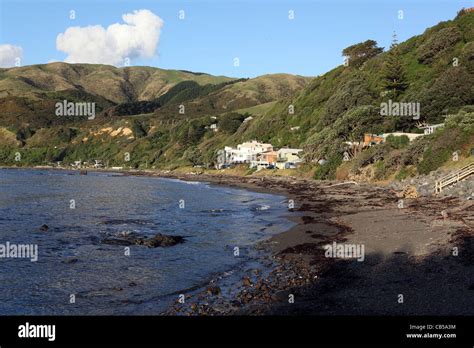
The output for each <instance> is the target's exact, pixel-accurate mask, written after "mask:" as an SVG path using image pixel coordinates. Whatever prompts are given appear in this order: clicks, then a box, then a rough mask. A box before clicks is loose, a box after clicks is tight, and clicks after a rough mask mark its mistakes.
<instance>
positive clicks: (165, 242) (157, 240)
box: [143, 233, 184, 248]
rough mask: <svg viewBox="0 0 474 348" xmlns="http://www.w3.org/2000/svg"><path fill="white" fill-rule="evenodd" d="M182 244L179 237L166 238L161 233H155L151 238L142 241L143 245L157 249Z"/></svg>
mask: <svg viewBox="0 0 474 348" xmlns="http://www.w3.org/2000/svg"><path fill="white" fill-rule="evenodd" d="M183 242H184V238H183V237H181V236H167V235H163V234H161V233H157V234H156V235H155V236H154V237H153V238H151V239H147V240H145V241H144V243H143V244H144V245H146V246H148V247H150V248H157V247H169V246H173V245H176V244H180V243H183Z"/></svg>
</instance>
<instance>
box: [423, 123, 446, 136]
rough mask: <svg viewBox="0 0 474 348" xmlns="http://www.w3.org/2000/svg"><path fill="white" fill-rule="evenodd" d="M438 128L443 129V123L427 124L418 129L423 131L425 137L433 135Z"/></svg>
mask: <svg viewBox="0 0 474 348" xmlns="http://www.w3.org/2000/svg"><path fill="white" fill-rule="evenodd" d="M439 127H444V123H438V124H431V125H430V124H428V125H426V126H423V127H419V128H420V129H423V130H424V134H425V135H429V134H433V133H434V132H435V131H436V129H437V128H439Z"/></svg>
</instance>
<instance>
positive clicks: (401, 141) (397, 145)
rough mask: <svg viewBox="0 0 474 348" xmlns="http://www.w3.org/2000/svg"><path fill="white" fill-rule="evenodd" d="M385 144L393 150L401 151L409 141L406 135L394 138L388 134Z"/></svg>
mask: <svg viewBox="0 0 474 348" xmlns="http://www.w3.org/2000/svg"><path fill="white" fill-rule="evenodd" d="M386 142H387V144H389V145H390V146H391V147H393V148H394V149H402V148H404V147H406V146H407V145H408V144H409V143H410V139H409V138H408V137H407V136H406V135H401V136H395V135H393V134H390V135H389V136H388V137H387V139H386Z"/></svg>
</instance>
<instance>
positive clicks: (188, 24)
mask: <svg viewBox="0 0 474 348" xmlns="http://www.w3.org/2000/svg"><path fill="white" fill-rule="evenodd" d="M463 7H465V8H467V7H474V0H359V1H354V0H324V1H323V0H291V1H290V0H227V1H226V0H220V1H219V0H190V1H181V0H154V1H148V0H144V1H142V0H133V1H131V0H126V1H124V0H114V1H112V0H62V1H58V0H0V67H7V66H13V65H15V64H16V65H21V66H25V65H32V64H43V63H48V62H53V61H66V62H70V63H103V64H110V65H115V66H127V65H132V66H135V65H146V66H153V67H159V68H163V69H181V70H189V71H195V72H205V73H209V74H212V75H225V76H232V77H255V76H258V75H263V74H269V73H283V72H284V73H291V74H298V75H304V76H316V75H319V74H322V73H325V72H327V71H329V70H331V69H332V68H334V67H336V66H338V65H340V64H342V63H343V57H342V56H341V51H342V50H343V49H344V48H345V47H347V46H350V45H352V44H354V43H358V42H362V41H365V40H367V39H373V40H376V41H377V42H378V44H379V46H382V47H386V48H388V47H389V45H390V42H391V39H392V34H393V32H394V31H395V32H396V33H397V36H398V40H399V41H400V42H401V41H404V40H406V39H408V38H410V37H412V36H414V35H419V34H422V33H423V32H424V30H425V29H426V28H428V27H430V26H433V25H435V24H437V23H438V22H440V21H444V20H449V19H453V18H454V17H455V16H456V13H457V11H459V10H460V9H461V8H463ZM71 11H73V12H71Z"/></svg>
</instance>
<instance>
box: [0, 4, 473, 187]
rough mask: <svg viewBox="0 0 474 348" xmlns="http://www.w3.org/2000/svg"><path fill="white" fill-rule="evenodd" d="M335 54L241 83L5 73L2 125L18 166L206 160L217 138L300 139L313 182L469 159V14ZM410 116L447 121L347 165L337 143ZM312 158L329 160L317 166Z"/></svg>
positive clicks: (102, 72) (120, 74)
mask: <svg viewBox="0 0 474 348" xmlns="http://www.w3.org/2000/svg"><path fill="white" fill-rule="evenodd" d="M341 51H344V53H345V54H346V55H347V56H348V57H349V61H348V62H349V64H348V65H347V66H345V65H341V66H338V67H336V68H334V69H333V70H331V71H329V72H327V73H326V74H324V75H321V76H319V77H316V78H313V79H309V78H306V77H301V76H293V75H286V74H275V75H264V76H260V77H257V78H254V79H240V80H237V79H231V78H224V77H213V76H210V75H206V74H196V73H190V72H185V71H166V70H161V69H155V68H147V67H133V68H125V69H117V68H114V67H109V66H101V65H84V64H80V65H69V64H63V63H55V64H47V65H38V66H33V67H25V68H16V69H2V70H0V111H1V114H0V122H3V124H0V125H3V126H5V127H8V128H9V129H8V130H9V131H10V132H13V133H14V134H17V139H18V141H20V142H21V145H19V146H20V149H21V151H22V152H23V153H24V154H25V157H24V158H26V159H25V162H24V163H30V164H32V163H34V164H41V163H47V162H50V161H56V160H64V161H66V162H70V161H73V160H77V159H82V160H84V159H90V160H93V159H96V158H100V159H103V160H108V161H109V163H110V164H111V165H112V164H115V165H123V164H124V163H123V158H124V154H125V153H130V154H131V160H130V162H128V163H126V164H125V165H127V166H132V167H143V166H144V165H145V163H146V165H148V166H149V167H151V166H154V167H160V168H170V167H177V166H185V165H189V164H203V165H212V164H213V163H214V162H215V159H216V152H217V150H218V149H220V148H222V147H223V146H226V145H236V144H238V143H239V142H242V141H245V140H251V139H258V140H260V141H265V142H271V143H272V144H273V145H274V146H277V147H282V146H291V147H303V148H304V150H305V152H304V153H305V160H306V162H307V166H305V168H309V169H308V170H314V171H315V177H316V178H320V179H325V178H334V177H338V178H347V177H351V176H357V175H359V174H360V173H361V172H364V171H365V169H367V168H370V169H371V171H372V172H373V173H374V174H373V178H375V179H377V180H384V179H389V178H393V177H397V178H403V177H406V176H408V175H416V174H419V173H428V172H429V171H431V170H434V169H436V168H438V167H439V166H442V165H444V164H446V163H447V162H449V158H450V156H451V155H452V153H453V152H455V151H456V152H458V153H459V154H460V156H461V157H468V156H469V153H470V149H471V148H472V147H473V146H474V136H473V133H474V129H473V128H474V125H473V124H474V13H473V12H471V13H460V14H458V16H457V17H456V18H455V19H453V20H450V21H446V22H442V23H439V24H437V25H435V26H434V27H431V28H429V29H427V30H426V31H425V32H424V33H422V34H421V35H419V36H415V37H412V38H411V39H409V40H407V41H405V42H402V43H400V44H396V43H394V45H393V47H391V48H388V49H385V50H382V49H381V48H379V47H377V43H376V42H374V41H371V40H367V41H365V42H363V43H360V44H355V45H352V46H350V47H348V48H345V49H344V48H343V47H341ZM65 97H68V98H69V99H74V98H75V100H89V99H90V100H93V101H96V102H97V105H98V108H99V111H101V114H100V115H99V117H97V119H96V120H94V121H85V120H82V121H80V122H79V121H77V120H76V121H74V120H62V122H58V121H57V120H55V119H51V117H50V116H45V115H47V113H48V110H51V107H52V104H51V103H52V102H53V101H54V100H58V99H59V100H61V98H63V99H64V98H65ZM88 98H89V99H88ZM389 101H393V102H396V103H413V104H414V105H415V104H417V105H419V106H420V115H419V116H420V118H419V119H414V117H413V116H412V115H408V116H396V115H384V114H383V113H382V112H381V106H382V105H383V104H382V103H388V102H389ZM180 111H182V112H180ZM15 112H16V113H15ZM49 112H50V111H49ZM41 115H43V116H41ZM249 116H252V119H248V121H247V122H243V120H244V119H246V118H248V117H249ZM418 122H427V123H441V122H444V123H445V124H446V127H445V128H444V129H443V130H441V131H439V132H437V133H436V134H434V135H431V136H426V137H421V138H418V139H417V140H415V141H413V142H411V143H408V142H406V141H404V140H403V139H397V138H395V139H391V140H390V141H387V143H385V144H383V145H378V146H373V147H371V148H369V149H366V150H365V151H359V152H357V153H351V158H350V161H343V153H344V151H346V150H347V145H346V144H345V142H347V141H359V140H361V139H362V137H363V135H364V133H375V134H380V133H388V132H420V130H419V129H418V128H417V123H418ZM211 124H217V126H218V128H219V130H218V131H217V132H215V131H213V130H212V129H211V128H210V126H211ZM12 125H13V126H12ZM10 138H11V137H10ZM52 144H54V147H53V148H52ZM2 145H3V144H2ZM16 149H17V148H15V146H14V145H13V142H12V141H9V145H8V146H7V145H5V146H2V154H3V155H2V154H0V162H2V163H10V164H12V163H14V162H13V159H12V158H13V157H12V153H13V151H14V150H16ZM320 159H324V160H325V164H323V165H318V164H316V162H317V160H320Z"/></svg>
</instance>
